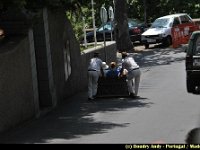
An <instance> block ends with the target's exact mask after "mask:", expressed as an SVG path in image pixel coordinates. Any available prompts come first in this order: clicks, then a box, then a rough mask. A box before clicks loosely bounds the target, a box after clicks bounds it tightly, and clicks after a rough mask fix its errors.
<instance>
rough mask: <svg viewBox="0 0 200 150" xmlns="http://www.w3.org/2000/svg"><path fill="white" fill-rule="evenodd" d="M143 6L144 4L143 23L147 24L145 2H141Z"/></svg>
mask: <svg viewBox="0 0 200 150" xmlns="http://www.w3.org/2000/svg"><path fill="white" fill-rule="evenodd" d="M143 4H144V23H145V24H147V4H146V0H143Z"/></svg>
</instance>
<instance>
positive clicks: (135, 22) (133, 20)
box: [97, 19, 142, 32]
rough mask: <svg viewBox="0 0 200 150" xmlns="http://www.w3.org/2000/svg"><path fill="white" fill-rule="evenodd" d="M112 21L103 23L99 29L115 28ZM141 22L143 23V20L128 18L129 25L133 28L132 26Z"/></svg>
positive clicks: (109, 29) (108, 29)
mask: <svg viewBox="0 0 200 150" xmlns="http://www.w3.org/2000/svg"><path fill="white" fill-rule="evenodd" d="M111 24H112V22H107V23H106V24H104V25H101V26H100V27H99V28H98V29H97V31H99V32H100V31H103V28H104V30H107V31H111V30H113V28H114V27H113V25H112V26H111ZM139 24H142V22H141V21H139V20H137V19H128V27H129V28H131V27H135V26H138V25H139Z"/></svg>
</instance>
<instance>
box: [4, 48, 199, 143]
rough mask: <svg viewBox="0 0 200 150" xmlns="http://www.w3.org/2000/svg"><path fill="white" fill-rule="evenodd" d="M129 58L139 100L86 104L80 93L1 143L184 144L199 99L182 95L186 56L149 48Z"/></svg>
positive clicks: (196, 117) (196, 121)
mask: <svg viewBox="0 0 200 150" xmlns="http://www.w3.org/2000/svg"><path fill="white" fill-rule="evenodd" d="M132 55H134V57H135V59H136V61H138V63H139V64H140V66H141V70H142V80H141V84H140V89H139V95H140V98H138V99H131V98H112V99H97V100H96V101H95V102H88V101H87V100H86V98H87V93H86V92H84V93H80V94H78V95H76V96H74V97H72V98H71V100H70V102H68V103H64V102H63V104H62V105H61V106H59V107H58V108H57V109H55V110H54V111H53V112H51V113H49V114H48V115H47V116H45V117H42V118H40V119H38V120H35V121H32V122H30V123H27V124H26V125H24V126H22V127H19V128H18V129H15V130H14V131H11V132H9V133H8V134H5V135H4V136H3V137H1V138H0V143H64V144H68V143H70V144H71V143H74V144H77V143H88V144H91V143H104V144H106V143H112V144H119V143H123V144H126V143H129V144H133V143H185V137H186V134H187V133H188V131H189V130H191V129H192V128H194V127H196V126H198V125H199V121H200V120H199V119H200V109H199V106H200V95H193V94H188V93H187V91H186V80H185V77H186V75H185V64H184V57H185V53H184V52H183V50H182V49H176V50H174V49H171V48H165V49H164V48H159V47H154V48H152V49H149V50H146V51H143V52H141V51H139V50H138V51H137V53H134V54H132Z"/></svg>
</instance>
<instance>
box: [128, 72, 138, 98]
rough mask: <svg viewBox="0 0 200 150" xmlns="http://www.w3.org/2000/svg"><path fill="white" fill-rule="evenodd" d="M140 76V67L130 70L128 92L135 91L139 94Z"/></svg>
mask: <svg viewBox="0 0 200 150" xmlns="http://www.w3.org/2000/svg"><path fill="white" fill-rule="evenodd" d="M140 76H141V71H140V69H136V70H132V71H129V72H128V74H127V86H128V92H129V93H134V94H135V95H136V96H137V94H138V89H139V84H140Z"/></svg>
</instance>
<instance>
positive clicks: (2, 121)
mask: <svg viewBox="0 0 200 150" xmlns="http://www.w3.org/2000/svg"><path fill="white" fill-rule="evenodd" d="M29 45H30V44H29V39H28V38H27V37H25V38H19V39H16V38H15V39H10V41H9V42H8V43H7V44H6V45H4V46H1V47H0V132H2V131H4V130H6V129H9V128H12V127H14V126H15V125H17V124H19V123H21V122H24V121H25V120H28V119H30V118H32V117H33V116H34V114H35V106H34V100H33V97H34V95H33V84H32V71H31V61H30V47H29Z"/></svg>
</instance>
